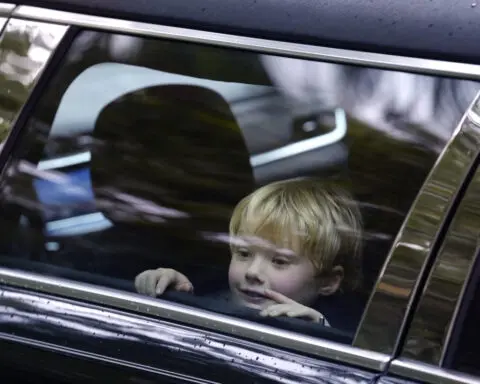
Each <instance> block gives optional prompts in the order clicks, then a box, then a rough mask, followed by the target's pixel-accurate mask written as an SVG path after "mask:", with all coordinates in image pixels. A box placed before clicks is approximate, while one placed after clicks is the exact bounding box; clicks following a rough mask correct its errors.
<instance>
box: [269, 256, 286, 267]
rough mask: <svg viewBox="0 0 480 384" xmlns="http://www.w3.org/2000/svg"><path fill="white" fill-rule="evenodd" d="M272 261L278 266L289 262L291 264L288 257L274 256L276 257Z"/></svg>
mask: <svg viewBox="0 0 480 384" xmlns="http://www.w3.org/2000/svg"><path fill="white" fill-rule="evenodd" d="M272 262H273V264H275V265H278V266H285V265H288V264H289V262H288V260H286V259H279V258H277V257H276V258H274V259H273V260H272Z"/></svg>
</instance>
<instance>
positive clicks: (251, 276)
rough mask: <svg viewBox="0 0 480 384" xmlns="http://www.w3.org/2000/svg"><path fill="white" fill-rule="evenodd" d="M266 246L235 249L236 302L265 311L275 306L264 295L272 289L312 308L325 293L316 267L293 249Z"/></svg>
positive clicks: (232, 273)
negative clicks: (310, 305)
mask: <svg viewBox="0 0 480 384" xmlns="http://www.w3.org/2000/svg"><path fill="white" fill-rule="evenodd" d="M266 244H267V243H266V242H263V241H260V242H259V243H257V244H248V245H244V246H243V245H240V246H235V247H234V248H233V251H232V258H231V261H230V268H229V274H228V279H229V284H230V290H231V292H232V294H233V296H234V298H235V299H236V300H237V301H239V302H240V303H241V304H243V305H245V306H247V307H250V308H254V309H264V308H267V307H269V306H270V305H272V304H275V302H273V301H272V300H271V299H269V298H267V297H265V295H263V293H262V292H264V291H265V290H266V289H268V290H273V291H276V292H278V293H281V294H283V295H285V296H287V297H288V298H290V299H292V300H295V301H296V302H298V303H300V304H303V305H309V304H311V303H312V302H313V301H314V300H315V299H316V298H317V297H318V296H319V294H321V291H322V284H321V280H320V279H319V278H318V277H317V273H316V270H315V267H314V266H313V263H312V262H311V261H310V260H309V259H308V258H307V257H304V256H300V255H298V254H297V253H296V252H293V251H291V250H289V249H286V248H279V247H275V246H273V245H270V246H268V245H266ZM293 248H296V247H293Z"/></svg>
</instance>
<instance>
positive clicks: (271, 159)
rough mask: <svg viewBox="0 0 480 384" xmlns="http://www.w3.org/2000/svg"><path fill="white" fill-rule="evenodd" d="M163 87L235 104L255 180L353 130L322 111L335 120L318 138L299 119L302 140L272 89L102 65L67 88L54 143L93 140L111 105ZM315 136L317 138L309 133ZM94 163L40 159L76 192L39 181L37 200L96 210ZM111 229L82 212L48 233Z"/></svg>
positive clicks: (53, 224) (81, 158) (307, 121)
mask: <svg viewBox="0 0 480 384" xmlns="http://www.w3.org/2000/svg"><path fill="white" fill-rule="evenodd" d="M99 79H101V81H99ZM163 84H164V85H167V84H168V85H172V84H182V85H194V86H201V87H205V88H208V89H211V90H214V91H215V92H217V93H218V94H220V95H221V96H222V97H223V98H224V99H225V100H226V101H227V102H228V103H229V105H230V108H231V110H232V112H233V114H234V116H235V117H236V119H237V122H238V124H239V126H240V128H241V130H242V132H243V134H244V137H245V141H246V144H247V147H248V148H249V150H250V153H251V157H250V162H251V165H252V168H253V171H254V173H255V174H256V178H257V180H258V179H260V180H261V179H265V178H267V179H268V176H269V175H271V174H274V172H271V169H270V168H268V167H269V166H271V165H273V164H274V163H276V162H281V161H282V160H284V159H287V158H288V159H289V161H290V164H292V161H291V159H292V157H293V156H297V155H300V154H304V153H308V152H309V151H312V150H318V149H321V148H324V147H328V146H330V145H333V144H335V143H338V142H340V141H341V140H342V139H343V137H344V136H345V134H346V131H347V124H346V116H345V113H344V112H343V110H341V109H337V110H334V111H322V110H319V111H318V116H323V117H325V116H328V115H329V116H330V117H331V118H332V120H333V122H334V123H333V124H332V125H333V127H331V129H327V130H324V131H322V132H318V133H317V132H316V131H315V129H316V124H318V121H315V119H316V116H315V115H310V116H309V117H307V118H305V117H303V116H298V117H299V118H302V119H303V120H301V124H302V127H301V129H304V133H305V135H304V137H301V138H300V139H298V138H297V139H296V138H295V137H294V135H293V133H294V132H293V126H294V124H295V121H294V120H295V118H296V117H297V116H295V111H292V110H291V107H289V105H288V103H287V102H286V100H285V99H284V98H283V97H282V95H281V94H279V93H278V92H276V90H275V89H274V88H272V87H268V86H258V85H248V84H240V83H230V82H222V81H214V80H207V79H199V78H194V77H189V76H183V75H177V74H172V73H166V72H161V71H157V70H153V69H148V68H144V67H137V66H131V65H125V64H118V63H103V64H98V65H95V66H93V67H90V68H88V69H87V70H86V71H84V72H83V73H82V74H81V75H80V76H78V77H77V78H76V79H75V80H74V81H73V83H72V84H71V85H70V87H69V88H68V89H67V91H66V92H65V94H64V96H63V98H62V102H61V104H60V106H59V108H58V111H57V113H56V116H55V119H54V121H53V124H52V128H51V131H50V137H51V138H54V137H56V136H62V137H65V136H68V135H79V134H80V135H89V134H90V133H91V132H92V131H93V129H94V127H95V123H96V120H97V118H98V116H99V114H100V112H101V111H102V109H103V108H104V107H105V106H106V105H108V104H109V103H111V102H112V101H114V100H115V99H117V98H119V97H121V96H122V95H125V94H127V93H130V92H132V91H135V90H140V89H143V88H147V87H152V86H158V85H163ZM312 116H313V117H312ZM259 130H262V133H263V134H259ZM310 130H311V131H312V132H309V131H310ZM332 155H333V154H329V155H328V156H327V158H326V159H321V158H320V159H319V161H325V162H326V163H328V162H331V161H332V159H333V161H336V159H335V156H332ZM335 155H336V156H337V159H338V158H340V160H339V161H342V159H343V157H344V156H346V153H345V152H342V151H341V150H340V151H339V150H337V151H335ZM338 155H340V156H339V157H338ZM90 159H91V155H90V152H81V153H74V154H71V155H68V156H62V157H59V158H49V159H44V160H43V161H41V162H40V163H39V164H38V170H41V171H51V170H55V171H60V172H62V173H64V176H65V180H64V183H67V184H68V185H69V186H71V188H66V187H65V184H55V183H54V182H52V181H49V180H45V179H42V178H37V179H36V181H35V190H36V192H37V195H38V198H39V200H40V201H41V202H42V203H43V204H49V203H51V204H54V203H57V204H58V203H63V204H67V205H68V204H69V203H73V202H75V203H77V204H78V203H83V204H84V205H85V207H89V206H91V207H93V206H94V204H93V202H94V195H93V189H92V185H91V179H90V169H89V162H90ZM308 161H311V160H308ZM294 163H295V162H293V164H294ZM300 165H301V164H300ZM290 166H291V165H290ZM89 203H90V204H89ZM109 226H111V223H110V222H109V220H108V219H106V218H105V217H104V216H103V214H102V213H100V212H95V211H93V212H92V211H88V209H87V212H85V213H84V214H83V213H82V214H80V215H75V216H73V217H66V218H59V219H55V220H53V221H48V222H47V223H46V231H47V233H46V234H47V235H53V236H66V235H69V236H70V235H73V234H82V233H87V232H91V231H98V230H101V229H104V228H108V227H109Z"/></svg>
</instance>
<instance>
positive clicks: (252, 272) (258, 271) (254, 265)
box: [245, 257, 264, 283]
mask: <svg viewBox="0 0 480 384" xmlns="http://www.w3.org/2000/svg"><path fill="white" fill-rule="evenodd" d="M263 269H264V263H263V261H262V260H261V259H260V258H257V257H255V258H253V260H252V262H251V263H250V265H249V266H248V269H247V272H246V274H245V278H246V279H247V281H250V282H256V283H264V278H263Z"/></svg>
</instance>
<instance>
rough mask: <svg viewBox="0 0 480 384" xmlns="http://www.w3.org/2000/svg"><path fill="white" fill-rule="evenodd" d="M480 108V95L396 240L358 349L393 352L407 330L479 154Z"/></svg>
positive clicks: (364, 321) (368, 310)
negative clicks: (476, 116) (440, 237)
mask: <svg viewBox="0 0 480 384" xmlns="http://www.w3.org/2000/svg"><path fill="white" fill-rule="evenodd" d="M479 108H480V93H479V94H477V96H476V98H475V100H474V101H473V102H472V104H471V105H470V107H469V108H468V110H467V111H466V113H465V115H464V116H463V118H462V120H461V122H460V124H459V125H458V126H457V128H456V130H455V133H454V135H453V137H452V139H451V140H450V142H449V143H448V144H447V146H446V147H445V148H444V150H443V152H442V153H441V154H440V156H439V158H438V160H437V162H436V163H435V165H434V167H433V169H432V171H431V172H430V174H429V176H428V177H427V180H426V182H425V184H424V185H423V187H422V189H421V190H420V193H419V195H418V196H417V198H416V200H415V202H414V204H413V206H412V208H411V209H410V212H409V214H408V215H407V218H406V220H405V222H404V224H403V226H402V228H401V230H400V232H399V234H398V236H397V238H396V239H395V242H394V244H393V247H392V249H391V251H390V254H389V256H388V258H387V262H386V263H385V265H384V267H383V269H382V271H381V273H380V276H379V279H378V280H377V283H376V287H375V290H374V292H373V294H372V296H371V298H370V301H369V303H368V305H367V308H366V310H365V312H364V316H363V319H362V322H361V324H360V327H359V328H358V332H357V335H356V337H355V341H354V345H355V346H356V347H360V348H367V349H369V350H373V351H376V352H381V353H386V354H392V353H393V352H394V350H395V348H396V346H397V339H398V336H399V335H400V334H401V332H402V330H403V329H404V327H405V323H404V322H405V319H406V318H407V316H408V312H409V311H410V310H411V306H412V300H413V298H414V296H415V293H416V291H417V290H418V285H419V283H420V277H421V276H422V274H423V272H424V269H425V268H426V265H427V263H428V260H429V257H430V254H431V252H432V249H433V246H434V244H435V242H436V238H437V234H438V231H439V230H440V228H441V227H442V225H443V223H444V221H445V219H446V217H447V215H448V213H449V210H450V207H451V205H452V203H453V201H454V200H455V197H456V195H457V193H458V191H459V188H460V187H461V185H462V182H463V181H464V180H465V177H466V176H467V174H468V172H469V170H470V168H471V166H472V165H473V163H474V161H475V159H476V158H477V156H478V155H479V152H480V126H478V125H476V124H475V121H474V120H472V119H471V115H472V114H471V113H470V111H471V110H473V111H477V110H478V109H479Z"/></svg>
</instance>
